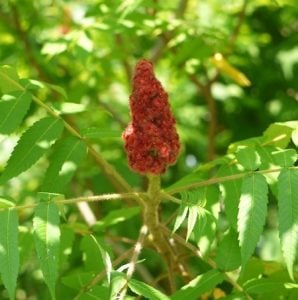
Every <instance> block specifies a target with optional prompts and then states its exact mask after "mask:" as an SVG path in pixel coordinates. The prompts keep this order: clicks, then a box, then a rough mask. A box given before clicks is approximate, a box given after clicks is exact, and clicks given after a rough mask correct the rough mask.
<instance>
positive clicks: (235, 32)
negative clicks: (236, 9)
mask: <svg viewBox="0 0 298 300" xmlns="http://www.w3.org/2000/svg"><path fill="white" fill-rule="evenodd" d="M247 3H248V1H247V0H244V1H243V5H242V8H241V10H240V13H239V14H238V19H237V23H236V26H235V27H234V30H233V32H232V34H231V36H230V38H229V43H228V46H227V50H226V52H225V56H227V55H229V54H231V53H232V51H233V48H234V45H235V42H236V40H237V38H238V36H239V33H240V29H241V26H242V24H243V21H244V17H245V12H246V7H247Z"/></svg>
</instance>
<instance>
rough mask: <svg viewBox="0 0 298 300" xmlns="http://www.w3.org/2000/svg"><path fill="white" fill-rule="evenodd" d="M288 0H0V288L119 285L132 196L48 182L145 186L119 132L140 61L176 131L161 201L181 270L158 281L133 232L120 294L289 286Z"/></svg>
mask: <svg viewBox="0 0 298 300" xmlns="http://www.w3.org/2000/svg"><path fill="white" fill-rule="evenodd" d="M294 2H295V1H290V0H288V1H286V0H283V1H281V0H280V1H269V0H268V1H261V0H255V1H254V0H252V1H246V2H245V1H244V2H243V1H215V0H214V1H207V2H203V1H192V0H189V1H185V0H184V1H183V0H180V1H154V0H152V1H149V0H148V1H146V0H143V1H140V0H137V1H129V0H126V1H100V0H98V1H97V0H92V1H91V0H87V1H84V2H82V1H32V0H24V1H12V0H11V1H7V0H4V1H1V4H0V43H1V48H0V63H1V71H0V88H1V92H2V94H1V100H0V133H1V135H0V171H1V176H0V184H1V185H0V195H1V197H2V198H1V201H0V205H1V209H2V210H1V212H0V245H1V248H0V273H1V278H2V284H3V285H1V296H0V297H1V298H3V299H8V298H9V297H10V298H11V299H13V298H14V293H15V289H16V298H17V299H50V298H51V297H52V298H54V297H55V295H56V298H57V299H63V298H64V299H74V298H75V297H77V299H94V298H95V299H109V297H110V298H111V299H113V298H115V295H117V293H118V292H119V290H120V289H121V287H123V284H124V283H125V276H124V273H125V272H126V267H125V264H126V263H128V262H129V260H130V254H131V252H129V251H130V249H131V247H132V246H133V245H134V243H135V242H136V240H137V239H138V236H139V233H140V228H141V226H142V218H141V213H140V211H141V208H140V207H139V205H138V204H137V203H136V202H135V201H134V200H133V199H131V197H125V196H123V197H122V198H123V199H122V200H119V198H117V197H116V198H117V199H118V200H115V201H114V200H113V201H106V202H100V203H97V202H95V203H91V202H90V203H89V204H86V202H81V201H74V204H69V205H63V204H62V203H63V201H64V200H62V198H61V197H60V196H59V194H63V195H64V197H65V198H66V199H70V198H71V199H72V198H77V197H85V198H82V199H81V200H86V199H87V198H86V197H90V196H92V195H102V194H107V193H117V192H124V191H125V192H127V191H128V190H127V186H128V185H127V183H128V184H129V185H130V186H132V187H133V189H134V190H135V191H139V192H142V191H143V190H145V189H146V187H147V182H146V179H145V178H143V177H141V176H138V175H137V174H135V173H133V172H132V171H131V170H130V169H129V168H128V166H127V161H126V156H125V153H124V151H123V143H122V141H121V132H122V131H123V129H124V128H125V126H126V125H127V124H128V122H129V119H130V116H129V107H128V98H129V94H130V90H131V87H130V82H131V77H132V70H133V66H134V65H135V63H136V61H137V60H138V59H139V58H143V57H144V58H147V59H150V60H152V61H153V62H154V65H155V70H156V73H157V76H158V78H159V79H160V80H161V81H162V83H163V85H164V86H165V88H166V90H167V91H168V92H169V99H170V103H171V106H172V110H173V113H174V115H175V116H176V119H177V126H178V131H179V134H180V137H181V142H182V147H183V149H182V151H181V154H180V157H179V160H178V162H177V164H176V165H175V166H172V167H171V168H170V169H169V170H168V172H167V173H166V174H165V175H164V176H162V187H163V188H164V193H165V194H164V195H163V197H164V200H165V201H163V202H162V205H161V209H162V221H163V222H164V223H167V225H168V228H169V230H171V231H172V230H174V231H175V232H176V233H177V236H175V237H176V243H178V245H176V246H175V247H177V248H178V249H176V250H177V253H179V255H180V256H181V257H179V261H181V263H183V264H185V265H186V266H187V268H188V272H187V273H188V275H187V276H188V277H187V276H186V278H183V276H177V278H176V281H177V282H176V285H177V287H176V289H177V291H176V292H173V291H172V292H170V291H169V287H168V286H167V283H166V280H164V278H163V275H164V274H165V273H166V266H164V265H163V264H161V262H165V260H164V259H163V258H161V257H160V256H159V255H158V254H157V253H156V251H155V250H154V248H153V247H150V246H149V245H146V242H145V244H144V249H143V250H142V254H141V255H140V257H139V258H137V260H140V262H139V261H138V263H137V265H136V272H135V275H134V279H131V280H130V281H129V283H128V295H130V296H127V297H130V298H131V299H134V298H135V297H136V296H135V295H136V294H141V295H144V296H145V297H147V298H149V299H168V296H166V295H170V294H171V295H172V296H171V299H184V298H187V299H197V298H198V297H202V298H205V299H206V298H207V297H210V298H212V297H213V298H218V297H220V296H222V297H224V296H225V297H227V296H228V295H229V297H230V298H232V299H233V298H237V297H238V298H241V297H244V298H250V297H251V298H258V299H268V297H270V298H272V299H277V298H278V299H280V298H282V299H296V298H297V295H298V290H297V284H295V283H294V280H295V279H297V264H296V265H295V257H296V255H297V253H296V252H297V244H298V233H297V231H298V229H297V227H298V225H297V222H298V208H297V203H298V191H297V184H296V183H297V169H295V167H293V166H295V163H296V160H297V155H296V147H297V132H298V129H297V127H298V126H297V119H298V109H297V101H298V94H297V85H298V82H297V80H298V79H297V78H298V75H297V72H298V68H297V62H298V48H297V43H298V34H297V31H298V29H297V28H298V27H297V14H298V7H297V5H295V3H294ZM216 54H217V55H216ZM219 54H220V55H219ZM222 57H224V59H221V58H222ZM60 117H62V118H63V120H64V121H66V122H67V123H63V121H62V120H61V118H60ZM295 120H296V121H295ZM288 121H293V122H288ZM294 121H295V122H294ZM276 122H279V123H276ZM270 124H271V125H270ZM78 137H79V138H78ZM81 137H83V138H81ZM239 141H240V142H239ZM11 153H13V154H11ZM225 153H228V155H225ZM224 155H225V156H224ZM107 162H109V165H112V166H113V167H114V168H115V169H116V170H117V171H118V172H119V174H120V175H121V176H122V178H124V179H125V181H127V183H125V182H123V181H121V178H120V179H119V177H117V175H115V174H114V173H113V172H112V173H111V172H110V171H111V170H110V169H109V165H107ZM274 169H277V171H276V172H272V170H274ZM266 170H269V171H268V172H267V171H266ZM24 171H25V172H24ZM239 174H240V175H239ZM115 176H116V179H115ZM227 176H232V180H220V179H218V178H227ZM212 180H213V181H212ZM268 185H269V189H268ZM252 191H254V192H252ZM38 192H44V193H42V194H38ZM48 193H52V194H48ZM53 193H54V194H53ZM113 195H114V194H113ZM117 195H118V194H117ZM126 198H127V199H126ZM88 199H92V198H88ZM100 199H101V198H100ZM103 199H104V197H103ZM103 199H101V200H103ZM97 200H98V199H97ZM166 200H167V201H166ZM171 200H172V201H171ZM55 202H56V204H58V203H60V204H59V205H56V204H55ZM175 202H177V203H175ZM37 204H38V206H37V207H35V205H37ZM255 204H256V205H255ZM278 205H279V207H278ZM9 207H10V209H8V208H9ZM238 207H239V213H238ZM59 213H60V218H59ZM237 216H238V218H237ZM141 233H142V232H141ZM59 237H60V238H59ZM139 238H142V234H141V235H140V237H139ZM186 240H188V242H186ZM178 241H180V244H179V242H178ZM183 243H184V244H183ZM17 245H18V247H17ZM185 245H186V246H185ZM197 247H199V249H200V255H199V256H200V257H199V258H198V257H197V258H195V253H196V251H197V249H198V248H197ZM180 248H182V249H180ZM176 250H175V251H176ZM282 251H283V253H284V255H282ZM285 254H286V255H285ZM252 255H253V257H252ZM283 257H284V258H285V259H284V258H283ZM39 260H40V262H39ZM110 260H111V261H112V262H113V271H111V270H112V266H111V263H112V262H111V261H110ZM143 260H144V261H143ZM115 261H116V262H115ZM296 262H297V261H296ZM121 266H122V269H121ZM119 268H120V270H119ZM115 270H117V272H116V271H115ZM121 271H123V272H124V273H123V272H121ZM105 272H107V274H108V275H107V276H105ZM229 272H231V274H230V273H229ZM42 274H43V275H42ZM17 276H18V279H17V283H16V278H17ZM43 276H44V279H43ZM94 278H96V281H92V280H94ZM190 280H193V281H192V282H190V283H189V284H188V285H187V283H188V282H189V281H190ZM44 281H45V282H46V284H47V286H48V288H49V289H48V290H47V289H45V288H44V287H45V283H44ZM123 282H124V283H123ZM90 286H91V287H92V289H87V288H86V287H90ZM182 286H183V288H182V289H181V287H182ZM92 297H93V298H92Z"/></svg>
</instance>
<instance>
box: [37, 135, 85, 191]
mask: <svg viewBox="0 0 298 300" xmlns="http://www.w3.org/2000/svg"><path fill="white" fill-rule="evenodd" d="M85 155H86V146H85V144H84V143H83V142H82V141H81V140H79V139H77V138H75V137H68V138H65V139H62V140H60V141H58V142H57V143H56V145H55V146H54V151H53V154H52V155H51V156H50V158H49V161H50V164H49V167H48V169H47V172H46V175H45V179H44V181H43V184H42V187H41V188H40V189H41V190H42V191H43V192H53V193H61V192H63V190H64V188H65V186H66V185H67V183H68V182H69V181H70V180H71V178H72V176H73V175H74V172H75V170H76V169H77V166H78V164H79V163H80V162H81V161H82V159H83V158H84V156H85Z"/></svg>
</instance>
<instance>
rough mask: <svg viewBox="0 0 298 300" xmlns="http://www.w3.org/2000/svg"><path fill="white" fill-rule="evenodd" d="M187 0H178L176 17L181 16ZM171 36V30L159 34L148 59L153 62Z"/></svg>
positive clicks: (159, 55)
mask: <svg viewBox="0 0 298 300" xmlns="http://www.w3.org/2000/svg"><path fill="white" fill-rule="evenodd" d="M187 4H188V0H180V1H179V3H178V6H177V9H176V11H175V17H176V18H182V17H183V15H184V13H185V11H186V9H187ZM172 37H173V32H164V33H163V34H161V36H160V38H159V39H158V40H157V42H156V44H155V46H154V47H153V49H152V55H151V58H150V60H151V61H152V62H153V63H155V62H156V61H157V60H158V59H159V58H160V57H161V55H162V52H163V51H164V49H165V47H166V46H167V44H168V42H169V41H170V40H171V38H172Z"/></svg>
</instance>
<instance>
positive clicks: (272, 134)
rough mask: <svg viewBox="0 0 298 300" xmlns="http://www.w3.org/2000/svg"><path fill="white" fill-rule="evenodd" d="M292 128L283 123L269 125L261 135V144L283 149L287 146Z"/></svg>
mask: <svg viewBox="0 0 298 300" xmlns="http://www.w3.org/2000/svg"><path fill="white" fill-rule="evenodd" d="M293 131H294V128H292V127H291V126H287V125H286V124H283V123H273V124H271V125H270V126H269V127H268V128H267V129H266V130H265V132H264V134H263V143H265V144H270V145H271V146H275V147H280V148H285V147H287V145H288V144H289V142H290V140H291V136H292V132H293Z"/></svg>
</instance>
